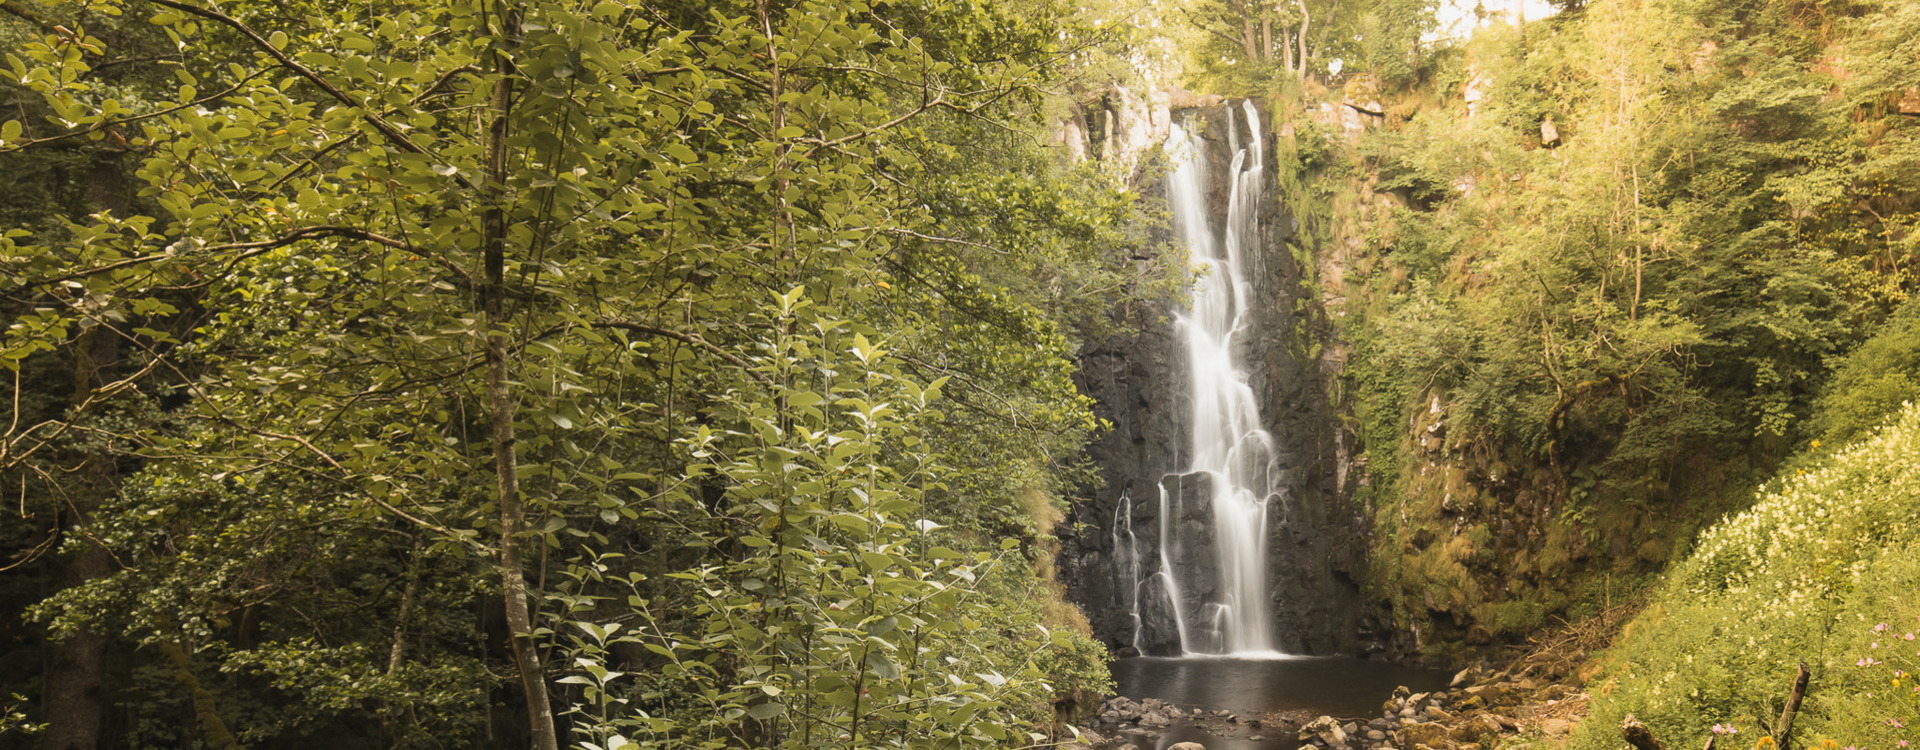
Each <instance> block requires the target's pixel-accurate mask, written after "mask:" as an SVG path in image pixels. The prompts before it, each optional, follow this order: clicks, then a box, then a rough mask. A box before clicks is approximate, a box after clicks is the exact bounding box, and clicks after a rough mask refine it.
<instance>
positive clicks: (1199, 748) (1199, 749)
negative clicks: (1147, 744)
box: [1167, 742, 1207, 750]
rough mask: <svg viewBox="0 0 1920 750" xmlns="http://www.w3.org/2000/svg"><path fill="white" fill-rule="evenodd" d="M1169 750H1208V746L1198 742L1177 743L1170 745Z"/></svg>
mask: <svg viewBox="0 0 1920 750" xmlns="http://www.w3.org/2000/svg"><path fill="white" fill-rule="evenodd" d="M1167 750H1207V746H1206V745H1202V744H1200V743H1198V742H1175V743H1173V744H1171V745H1168V746H1167Z"/></svg>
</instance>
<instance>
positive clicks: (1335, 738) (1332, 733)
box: [1299, 716, 1347, 747]
mask: <svg viewBox="0 0 1920 750" xmlns="http://www.w3.org/2000/svg"><path fill="white" fill-rule="evenodd" d="M1299 739H1300V741H1302V742H1306V741H1309V740H1313V739H1318V740H1320V741H1321V742H1325V743H1327V746H1328V747H1342V746H1345V745H1346V744H1347V731H1346V729H1344V728H1342V727H1341V726H1340V722H1339V721H1337V720H1335V719H1334V718H1333V717H1331V716H1322V717H1320V718H1317V719H1314V720H1313V721H1309V722H1307V725H1306V726H1303V727H1301V728H1300V736H1299Z"/></svg>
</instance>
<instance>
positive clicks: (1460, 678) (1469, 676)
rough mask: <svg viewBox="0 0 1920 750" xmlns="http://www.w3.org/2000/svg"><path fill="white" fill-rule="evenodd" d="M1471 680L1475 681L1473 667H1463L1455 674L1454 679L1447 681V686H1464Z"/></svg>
mask: <svg viewBox="0 0 1920 750" xmlns="http://www.w3.org/2000/svg"><path fill="white" fill-rule="evenodd" d="M1471 681H1473V667H1467V668H1466V669H1462V670H1460V671H1459V672H1457V673H1455V674H1454V675H1453V681H1452V682H1449V683H1447V687H1448V688H1449V689H1451V688H1458V687H1464V686H1465V685H1466V684H1467V683H1468V682H1471Z"/></svg>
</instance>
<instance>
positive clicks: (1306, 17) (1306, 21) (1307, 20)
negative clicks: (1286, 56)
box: [1295, 0, 1313, 80]
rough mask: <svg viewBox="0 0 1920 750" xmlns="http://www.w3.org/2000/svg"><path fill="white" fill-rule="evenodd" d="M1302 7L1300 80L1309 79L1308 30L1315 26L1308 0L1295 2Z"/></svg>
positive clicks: (1296, 0)
mask: <svg viewBox="0 0 1920 750" xmlns="http://www.w3.org/2000/svg"><path fill="white" fill-rule="evenodd" d="M1295 3H1296V4H1297V5H1299V6H1300V79H1301V80H1306V78H1307V28H1308V27H1310V26H1312V25H1313V15H1312V14H1310V13H1308V12H1307V0H1295Z"/></svg>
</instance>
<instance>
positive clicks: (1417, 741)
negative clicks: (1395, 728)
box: [1399, 721, 1453, 748]
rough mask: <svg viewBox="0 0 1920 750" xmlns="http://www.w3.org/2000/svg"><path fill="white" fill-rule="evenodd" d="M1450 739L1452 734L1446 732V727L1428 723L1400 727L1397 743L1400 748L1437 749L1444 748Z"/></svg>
mask: <svg viewBox="0 0 1920 750" xmlns="http://www.w3.org/2000/svg"><path fill="white" fill-rule="evenodd" d="M1452 738H1453V734H1452V733H1451V732H1448V731H1447V728H1446V727H1444V726H1441V725H1440V724H1438V723H1435V722H1430V721H1429V722H1422V723H1419V724H1408V725H1406V726H1403V727H1401V728H1400V737H1399V742H1400V744H1401V745H1402V746H1412V745H1426V746H1428V747H1435V748H1438V747H1444V746H1445V743H1446V742H1447V740H1449V739H1452Z"/></svg>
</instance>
